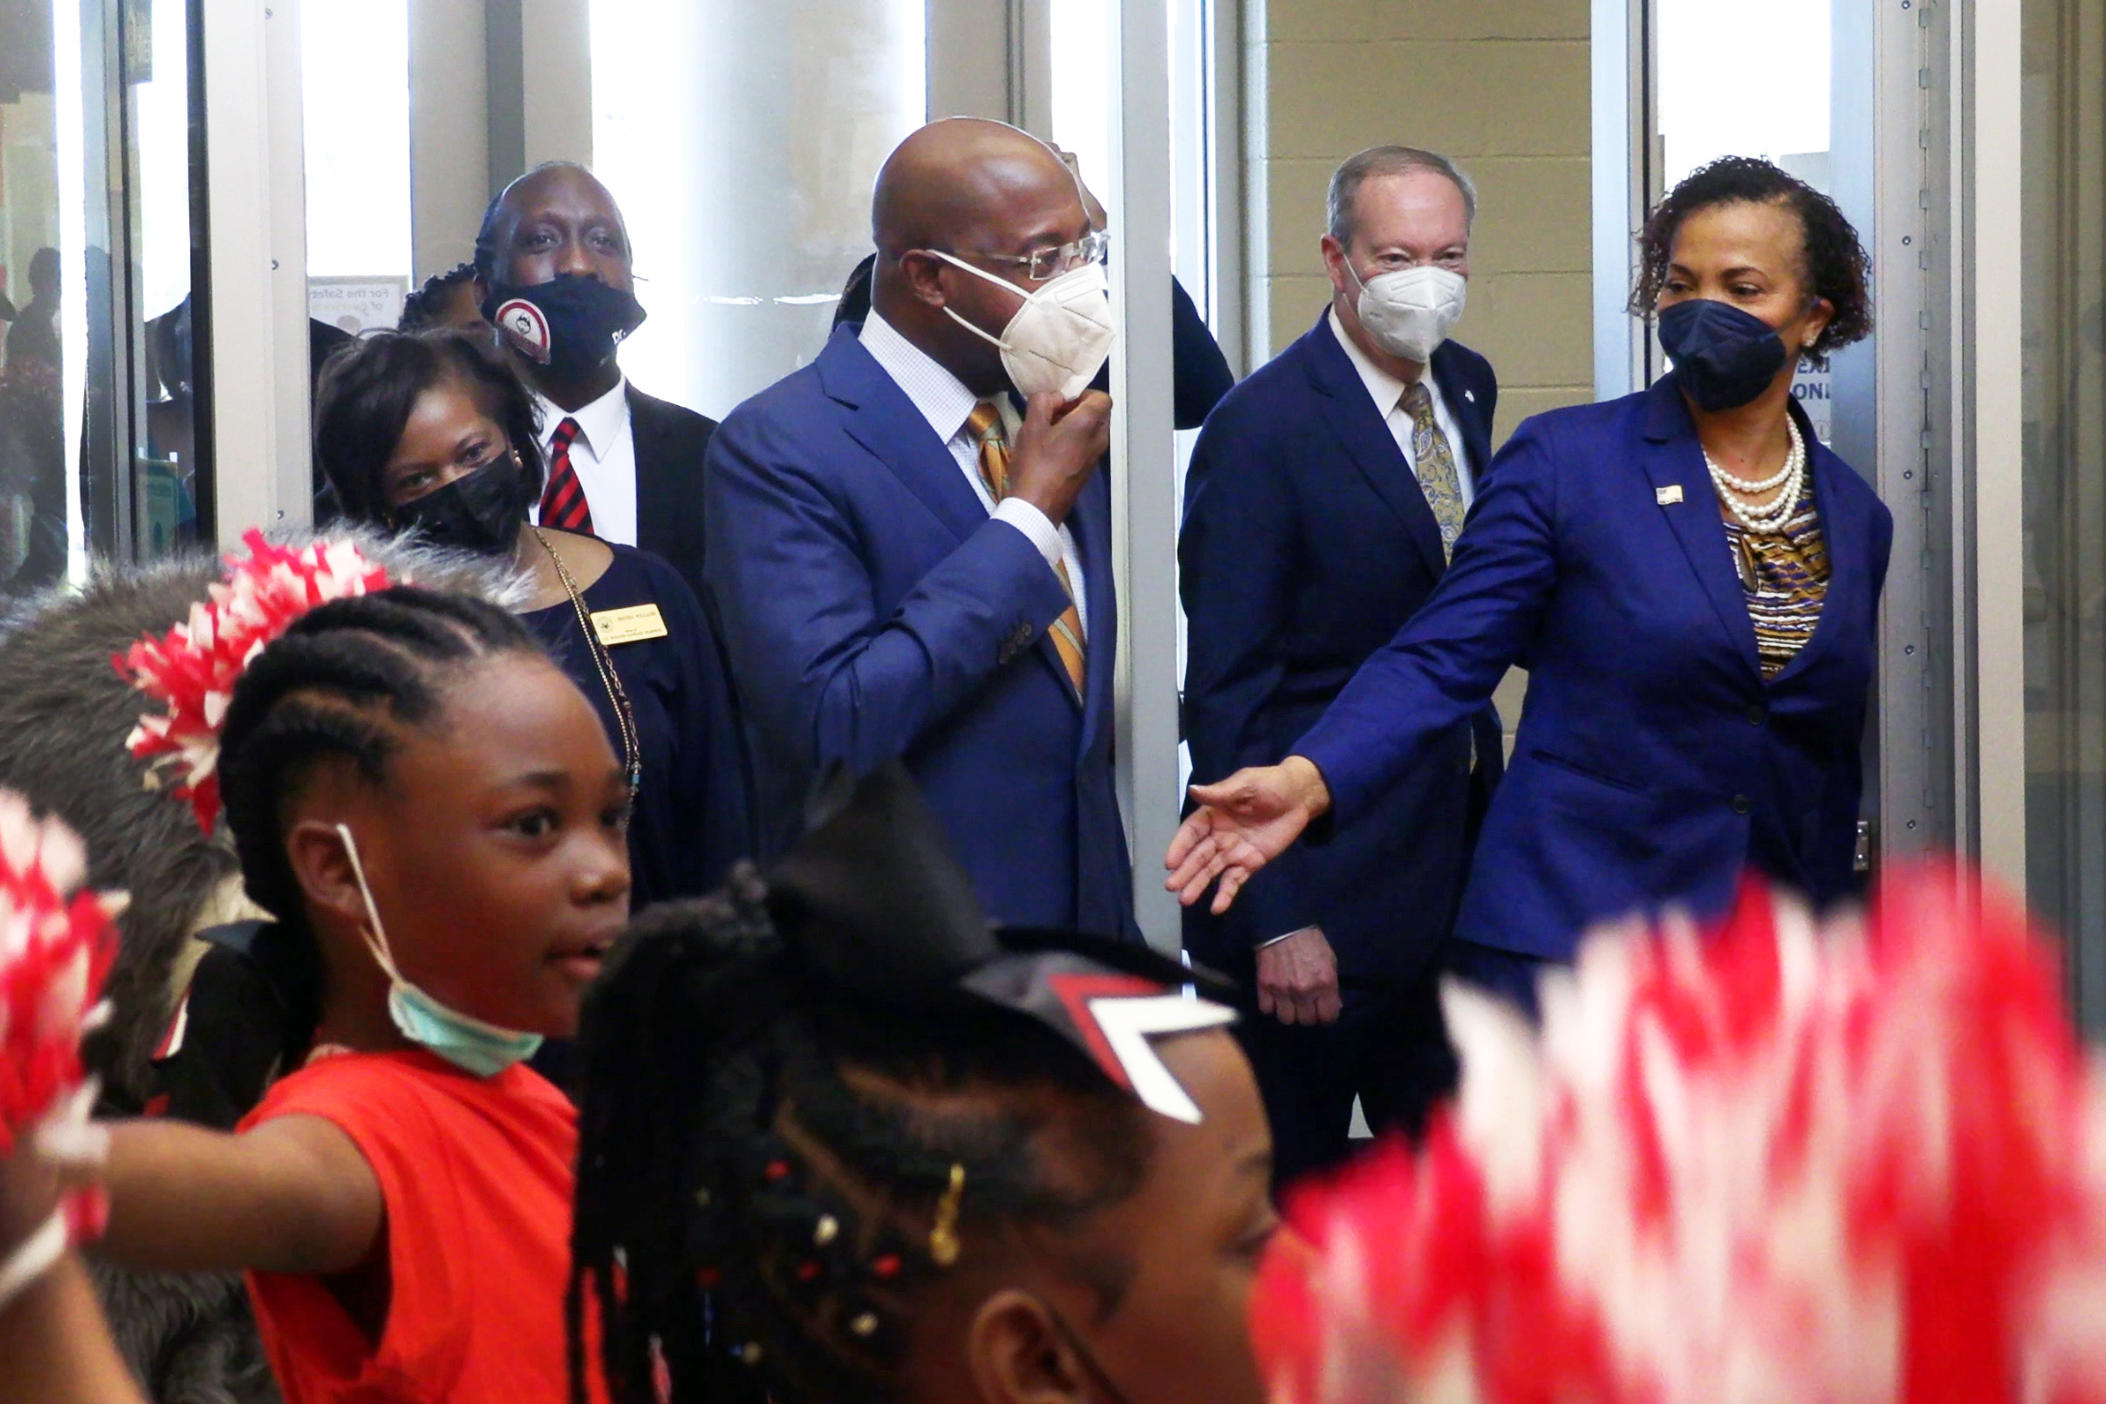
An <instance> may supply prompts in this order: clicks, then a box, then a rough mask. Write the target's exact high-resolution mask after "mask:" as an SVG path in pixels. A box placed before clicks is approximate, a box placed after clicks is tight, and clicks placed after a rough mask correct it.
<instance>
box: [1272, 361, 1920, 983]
mask: <svg viewBox="0 0 2106 1404" xmlns="http://www.w3.org/2000/svg"><path fill="white" fill-rule="evenodd" d="M1791 413H1792V415H1793V416H1794V417H1795V418H1796V419H1797V420H1798V423H1799V431H1800V433H1801V434H1803V435H1804V436H1805V439H1806V442H1807V445H1808V450H1809V453H1810V456H1811V472H1812V474H1813V481H1814V497H1815V501H1816V504H1817V506H1818V508H1819V511H1820V514H1821V528H1822V532H1823V534H1824V536H1825V538H1826V541H1827V547H1828V558H1829V569H1830V577H1829V582H1828V596H1827V599H1826V601H1825V602H1824V604H1823V605H1822V607H1821V618H1820V624H1819V626H1818V628H1817V629H1816V630H1815V631H1814V634H1813V637H1812V638H1811V639H1810V640H1809V641H1808V643H1807V645H1806V647H1805V648H1804V649H1803V650H1802V651H1801V652H1800V654H1799V656H1798V657H1797V658H1795V659H1794V660H1793V661H1792V662H1791V664H1790V665H1789V666H1787V667H1786V668H1785V669H1784V671H1783V672H1782V673H1781V674H1779V675H1778V677H1777V678H1776V680H1775V681H1773V682H1765V681H1764V680H1763V677H1762V673H1761V670H1760V668H1759V666H1758V664H1757V661H1756V653H1755V632H1754V627H1753V626H1752V625H1751V624H1750V623H1749V621H1748V609H1747V600H1746V596H1745V595H1744V594H1743V593H1742V590H1741V585H1740V578H1739V575H1738V573H1737V572H1736V570H1735V567H1734V563H1733V561H1732V558H1731V554H1730V550H1729V547H1728V545H1727V538H1726V532H1725V526H1724V523H1723V522H1722V521H1721V519H1720V517H1719V509H1718V504H1717V498H1716V496H1715V494H1714V492H1713V490H1712V486H1711V481H1710V476H1709V474H1708V473H1707V472H1706V470H1705V467H1704V456H1703V451H1702V449H1701V448H1700V447H1699V446H1698V444H1697V438H1696V426H1695V424H1694V423H1693V421H1692V420H1691V418H1690V415H1689V411H1688V409H1687V407H1686V406H1685V405H1684V404H1683V401H1682V396H1681V393H1680V392H1679V391H1678V390H1677V388H1676V386H1675V382H1674V378H1673V377H1672V376H1669V377H1668V378H1667V379H1665V380H1662V381H1660V382H1659V383H1658V384H1656V385H1654V386H1653V387H1652V388H1651V389H1650V390H1647V391H1644V392H1642V393H1640V394H1636V395H1630V396H1626V397H1625V398H1623V399H1620V400H1613V401H1610V402H1608V403H1605V404H1598V405H1588V406H1585V407H1583V408H1578V409H1566V410H1556V411H1553V412H1551V413H1549V414H1543V415H1538V416H1536V417H1535V418H1533V419H1530V420H1528V421H1527V422H1526V423H1524V424H1522V426H1521V427H1520V429H1519V430H1518V431H1516V432H1515V434H1514V437H1513V438H1512V439H1511V440H1510V441H1509V442H1508V443H1507V445H1506V447H1505V448H1504V449H1503V450H1501V451H1500V455H1499V461H1498V463H1497V464H1496V465H1495V466H1494V468H1493V471H1492V475H1491V484H1490V486H1489V487H1488V489H1487V490H1486V491H1485V492H1484V493H1483V495H1481V496H1480V497H1478V499H1477V501H1476V505H1475V506H1474V508H1473V509H1472V511H1471V514H1470V519H1469V525H1468V527H1467V529H1466V530H1465V531H1464V532H1463V535H1462V539H1461V541H1460V542H1459V543H1458V545H1457V549H1456V552H1455V559H1454V562H1453V564H1452V565H1451V566H1450V567H1449V570H1448V574H1447V577H1446V578H1445V579H1444V580H1442V582H1441V585H1440V588H1439V589H1438V590H1436V591H1435V592H1434V595H1433V598H1432V599H1431V600H1430V601H1428V602H1427V604H1426V607H1425V608H1424V609H1422V610H1420V611H1419V613H1418V615H1417V616H1416V617H1415V618H1413V620H1412V621H1411V623H1410V624H1409V625H1407V626H1406V627H1405V628H1404V629H1403V630H1402V631H1401V632H1399V633H1398V635H1397V636H1396V638H1395V639H1394V640H1393V641H1391V643H1390V644H1389V646H1388V647H1387V648H1384V649H1383V650H1382V651H1381V652H1380V653H1377V654H1376V655H1375V656H1374V657H1373V658H1372V659H1370V660H1369V661H1368V663H1367V665H1366V666H1365V667H1363V668H1362V669H1361V670H1360V672H1359V674H1358V675H1357V676H1356V677H1355V678H1354V679H1353V682H1352V683H1351V684H1350V685H1349V686H1348V687H1347V688H1346V689H1345V691H1344V692H1343V693H1341V694H1340V695H1339V698H1338V700H1337V702H1335V703H1333V704H1332V706H1331V708H1330V709H1329V710H1328V711H1327V712H1325V713H1324V716H1323V719H1322V720H1321V721H1319V722H1318V723H1317V724H1316V725H1315V726H1314V727H1313V728H1311V730H1310V731H1309V733H1308V734H1307V735H1305V736H1303V737H1302V738H1301V740H1300V741H1298V742H1297V743H1296V744H1295V745H1294V746H1292V747H1291V748H1289V749H1291V750H1293V751H1295V752H1298V753H1300V754H1301V755H1304V756H1307V757H1308V758H1309V759H1310V760H1312V761H1314V762H1315V763H1316V765H1317V767H1318V768H1319V769H1320V770H1322V772H1323V774H1324V778H1325V780H1326V782H1327V783H1328V784H1329V785H1330V787H1331V794H1332V799H1333V803H1334V806H1335V808H1334V815H1335V818H1334V819H1333V821H1332V822H1334V823H1335V825H1336V827H1337V831H1338V832H1339V833H1340V834H1341V835H1343V834H1344V833H1347V832H1350V831H1351V829H1352V828H1353V826H1354V825H1356V824H1358V823H1359V822H1361V820H1362V819H1363V818H1364V817H1365V816H1367V815H1369V814H1370V813H1372V812H1373V811H1374V809H1375V806H1376V803H1377V801H1378V799H1379V797H1380V795H1381V793H1382V791H1383V790H1384V789H1385V787H1386V786H1387V785H1389V784H1390V783H1393V781H1394V778H1395V777H1396V776H1398V775H1401V774H1405V773H1407V772H1408V771H1409V770H1411V769H1412V768H1413V767H1414V766H1415V765H1417V764H1421V763H1423V761H1422V758H1423V757H1425V756H1426V755H1428V754H1430V753H1432V751H1433V749H1434V747H1435V746H1436V744H1437V742H1438V739H1439V738H1440V737H1441V736H1442V735H1443V734H1444V733H1445V731H1446V730H1447V728H1449V727H1451V726H1453V724H1454V723H1455V721H1456V720H1457V719H1459V718H1461V717H1464V716H1467V715H1468V714H1469V713H1470V712H1471V711H1473V710H1474V709H1475V708H1476V707H1478V706H1479V705H1480V704H1481V703H1482V702H1483V700H1484V698H1485V697H1486V695H1488V694H1489V693H1490V692H1491V690H1492V688H1493V687H1494V685H1496V684H1497V683H1498V681H1499V677H1500V674H1502V673H1503V672H1504V671H1505V670H1506V668H1507V665H1508V664H1510V663H1519V664H1520V665H1521V666H1522V667H1524V668H1526V669H1528V701H1527V703H1526V704H1525V705H1524V707H1523V709H1522V714H1521V726H1520V730H1519V735H1518V736H1517V738H1516V745H1515V751H1514V757H1513V761H1512V763H1511V764H1510V765H1509V766H1508V768H1507V774H1506V780H1505V782H1504V783H1503V784H1502V785H1501V786H1500V789H1499V793H1498V794H1497V795H1496V796H1495V797H1494V798H1493V800H1492V808H1491V812H1490V814H1489V815H1488V816H1487V818H1486V820H1485V826H1484V832H1483V834H1482V835H1481V836H1480V837H1479V839H1478V843H1477V852H1476V856H1475V859H1474V862H1473V865H1472V868H1471V874H1470V881H1469V885H1468V887H1467V889H1466V891H1465V893H1464V896H1463V905H1462V912H1461V914H1460V916H1459V917H1458V918H1457V921H1456V935H1457V937H1458V938H1460V939H1464V940H1469V941H1474V942H1477V943H1479V944H1482V945H1487V946H1494V947H1498V948H1501V949H1504V950H1511V951H1520V952H1525V953H1527V954H1530V955H1535V956H1542V957H1548V958H1552V959H1564V958H1568V957H1569V956H1570V955H1571V953H1572V949H1573V946H1574V944H1575V941H1576V939H1577V938H1578V936H1579V935H1580V934H1581V932H1582V930H1583V928H1585V927H1586V926H1588V925H1589V924H1590V923H1592V922H1595V921H1598V920H1601V919H1603V918H1607V917H1614V916H1618V915H1622V914H1624V913H1627V912H1630V911H1633V910H1636V909H1639V908H1644V907H1653V906H1657V905H1660V904H1663V903H1679V904H1682V905H1685V906H1687V907H1690V908H1692V909H1694V910H1695V911H1696V912H1697V913H1698V914H1699V915H1700V916H1701V915H1710V914H1715V913H1717V912H1720V911H1722V910H1723V909H1724V908H1725V907H1726V906H1727V905H1728V903H1729V902H1730V901H1731V899H1732V895H1733V890H1734V886H1735V883H1736V881H1737V878H1738V875H1739V873H1740V871H1741V870H1742V868H1743V867H1744V866H1752V867H1754V868H1756V869H1757V870H1760V871H1762V872H1765V873H1767V874H1769V875H1770V876H1771V877H1773V878H1776V879H1779V880H1781V881H1783V882H1785V883H1787V884H1789V885H1791V886H1793V887H1796V888H1798V889H1800V890H1801V891H1803V892H1805V893H1807V894H1808V895H1809V896H1811V897H1812V898H1813V899H1814V900H1815V901H1816V902H1825V901H1829V900H1832V899H1834V898H1836V897H1839V896H1842V895H1845V894H1847V893H1849V892H1850V891H1852V890H1853V889H1854V888H1855V886H1856V878H1855V874H1854V873H1853V872H1852V857H1853V853H1854V849H1855V841H1856V821H1857V813H1858V793H1859V789H1860V785H1861V773H1860V763H1859V755H1858V748H1859V743H1860V741H1861V739H1862V737H1863V735H1864V730H1865V707H1866V694H1867V692H1868V690H1869V689H1870V687H1871V683H1872V676H1873V648H1874V629H1875V627H1876V624H1877V618H1878V606H1879V591H1880V586H1881V584H1882V582H1883V581H1884V580H1885V578H1886V571H1887V553H1888V550H1889V548H1890V547H1891V546H1892V544H1893V537H1894V521H1893V517H1892V515H1891V514H1890V513H1889V512H1888V511H1887V509H1886V507H1885V506H1884V505H1883V504H1882V503H1881V502H1880V501H1879V499H1878V498H1877V497H1876V496H1874V495H1873V492H1872V489H1871V488H1870V487H1869V486H1868V485H1867V484H1866V483H1865V481H1864V480H1863V479H1862V478H1860V477H1859V476H1858V475H1857V474H1856V473H1855V472H1853V471H1852V470H1851V468H1850V466H1849V465H1848V464H1846V463H1844V462H1843V461H1842V460H1841V459H1840V458H1837V457H1836V456H1835V455H1834V454H1832V453H1830V452H1829V451H1828V450H1827V449H1825V448H1823V447H1821V446H1820V445H1819V444H1818V443H1817V442H1816V441H1815V439H1814V436H1813V429H1812V427H1811V425H1809V424H1808V423H1807V421H1806V417H1805V415H1804V414H1802V413H1801V412H1800V410H1799V409H1798V407H1797V406H1796V405H1794V406H1793V407H1792V410H1791Z"/></svg>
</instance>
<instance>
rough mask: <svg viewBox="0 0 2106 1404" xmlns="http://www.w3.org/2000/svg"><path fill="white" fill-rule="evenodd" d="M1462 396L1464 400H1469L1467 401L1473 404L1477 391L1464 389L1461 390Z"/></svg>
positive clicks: (1475, 401) (1475, 400)
mask: <svg viewBox="0 0 2106 1404" xmlns="http://www.w3.org/2000/svg"><path fill="white" fill-rule="evenodd" d="M1462 397H1463V398H1464V399H1465V400H1468V401H1469V402H1470V403H1471V404H1473V405H1474V404H1476V403H1477V392H1476V391H1475V390H1465V391H1463V392H1462Z"/></svg>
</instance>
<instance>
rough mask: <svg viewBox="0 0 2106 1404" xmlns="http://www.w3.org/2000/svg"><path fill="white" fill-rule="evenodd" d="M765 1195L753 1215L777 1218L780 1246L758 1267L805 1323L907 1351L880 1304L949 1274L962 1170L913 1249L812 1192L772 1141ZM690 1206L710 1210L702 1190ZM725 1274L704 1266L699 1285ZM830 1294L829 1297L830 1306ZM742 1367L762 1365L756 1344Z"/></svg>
mask: <svg viewBox="0 0 2106 1404" xmlns="http://www.w3.org/2000/svg"><path fill="white" fill-rule="evenodd" d="M760 1181H761V1188H762V1190H763V1191H764V1192H765V1193H768V1194H769V1195H770V1198H771V1199H772V1200H773V1202H772V1203H767V1202H763V1203H757V1204H756V1205H755V1206H753V1209H752V1211H751V1212H752V1213H753V1214H754V1216H755V1217H757V1218H760V1219H767V1220H773V1221H774V1222H775V1226H776V1232H777V1233H778V1234H780V1235H781V1237H782V1239H783V1241H784V1243H785V1245H786V1246H785V1247H784V1248H783V1249H782V1250H781V1251H780V1254H779V1255H776V1254H771V1255H769V1256H770V1258H771V1260H772V1265H771V1266H769V1267H767V1268H765V1269H764V1273H765V1275H766V1276H768V1277H770V1278H772V1279H773V1280H774V1281H775V1283H776V1290H779V1291H782V1292H784V1293H786V1294H787V1295H788V1296H789V1297H790V1298H791V1299H793V1300H795V1301H797V1302H798V1303H799V1309H800V1310H801V1311H803V1312H805V1313H807V1314H809V1315H811V1316H814V1317H819V1316H826V1315H831V1316H832V1317H833V1319H834V1320H835V1321H836V1322H837V1323H838V1324H839V1326H840V1327H841V1328H842V1329H843V1330H845V1331H846V1332H847V1333H848V1335H849V1336H851V1337H853V1338H854V1339H855V1341H856V1342H857V1344H858V1346H859V1347H860V1348H861V1349H863V1350H865V1351H867V1352H869V1353H870V1354H871V1355H873V1356H876V1357H878V1358H880V1359H891V1358H893V1357H894V1356H896V1355H897V1354H898V1352H899V1350H900V1349H901V1348H902V1347H903V1345H904V1340H903V1338H901V1337H899V1336H898V1334H897V1333H896V1332H895V1331H894V1330H893V1329H892V1328H893V1326H894V1325H895V1321H894V1316H893V1313H892V1311H891V1310H890V1309H889V1307H888V1306H887V1305H886V1303H885V1301H884V1297H885V1296H887V1295H889V1294H892V1293H896V1292H898V1291H899V1290H900V1289H902V1288H904V1287H908V1286H911V1285H912V1284H913V1282H914V1281H915V1280H916V1279H917V1278H919V1277H923V1276H925V1275H926V1274H927V1273H928V1271H929V1270H930V1269H933V1270H935V1271H937V1272H943V1271H947V1270H948V1269H950V1268H952V1267H955V1266H956V1265H957V1263H958V1261H959V1259H960V1258H961V1257H962V1256H963V1252H964V1246H963V1242H962V1240H961V1239H960V1237H959V1234H958V1224H959V1219H960V1217H961V1215H962V1213H963V1208H964V1201H965V1184H966V1170H965V1167H964V1166H963V1165H960V1164H956V1163H953V1164H952V1165H951V1167H950V1171H949V1174H948V1176H947V1178H946V1181H945V1186H944V1189H943V1192H942V1194H941V1195H940V1196H939V1197H938V1198H937V1201H936V1204H935V1207H934V1209H933V1210H932V1212H931V1215H930V1221H929V1229H928V1232H927V1234H926V1235H925V1236H924V1237H923V1238H922V1240H921V1242H920V1243H918V1244H916V1243H913V1242H911V1241H910V1240H909V1239H907V1238H906V1237H904V1236H902V1235H901V1234H900V1233H899V1232H898V1231H897V1230H896V1229H894V1228H892V1227H891V1226H889V1225H888V1224H887V1223H886V1222H885V1221H884V1220H883V1219H882V1217H881V1218H880V1219H879V1220H878V1221H877V1222H874V1223H867V1222H865V1221H864V1220H862V1219H861V1218H859V1216H858V1215H857V1214H856V1212H855V1211H854V1210H853V1209H851V1208H850V1207H849V1206H848V1205H847V1204H845V1203H843V1202H841V1201H840V1200H839V1198H838V1197H837V1196H834V1195H831V1194H828V1193H826V1192H824V1191H823V1190H819V1189H816V1188H815V1187H814V1186H813V1184H812V1180H811V1175H810V1173H809V1171H808V1169H807V1167H806V1166H805V1164H804V1163H803V1161H802V1160H801V1159H800V1158H799V1157H798V1156H797V1154H796V1153H795V1152H794V1151H793V1150H791V1149H790V1148H789V1147H788V1146H787V1145H785V1144H783V1143H782V1142H781V1141H779V1140H777V1141H775V1142H774V1144H773V1145H772V1146H771V1147H770V1148H769V1150H768V1152H767V1157H766V1159H765V1160H764V1161H763V1163H762V1164H761V1166H760ZM695 1202H696V1206H697V1207H698V1208H700V1209H702V1210H704V1211H705V1212H706V1211H708V1210H709V1209H710V1208H711V1207H712V1206H713V1204H714V1202H715V1201H714V1197H713V1196H712V1195H711V1194H710V1192H709V1191H708V1190H706V1189H704V1190H698V1191H697V1192H696V1195H695ZM722 1281H723V1274H722V1272H721V1271H720V1269H718V1268H717V1267H716V1266H714V1265H705V1266H703V1267H702V1268H700V1269H698V1270H697V1272H696V1274H695V1282H696V1285H697V1286H699V1287H700V1288H702V1289H703V1290H704V1291H713V1290H715V1289H716V1288H717V1287H718V1286H719V1285H720V1284H721V1283H722ZM829 1294H831V1300H830V1301H829V1300H827V1299H828V1297H829ZM731 1353H732V1355H733V1356H734V1357H735V1358H737V1359H738V1360H740V1361H742V1362H743V1363H745V1364H748V1365H756V1364H758V1363H760V1361H761V1360H762V1359H763V1358H764V1355H765V1350H764V1347H763V1346H762V1345H761V1343H760V1342H758V1341H747V1342H743V1343H740V1344H738V1345H735V1346H734V1347H733V1348H732V1351H731Z"/></svg>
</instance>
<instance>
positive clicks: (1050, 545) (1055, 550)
mask: <svg viewBox="0 0 2106 1404" xmlns="http://www.w3.org/2000/svg"><path fill="white" fill-rule="evenodd" d="M994 518H995V520H996V521H998V522H1007V523H1009V525H1011V526H1013V527H1015V528H1016V529H1017V530H1018V531H1020V532H1022V533H1023V534H1024V539H1025V540H1027V541H1029V542H1030V543H1031V544H1032V545H1033V546H1036V547H1037V548H1038V553H1039V554H1040V555H1041V556H1044V557H1045V558H1046V569H1048V570H1058V569H1060V555H1061V552H1060V528H1059V527H1057V526H1054V525H1053V521H1052V519H1051V518H1049V517H1048V516H1047V515H1046V514H1045V513H1044V512H1041V511H1039V510H1038V508H1036V507H1034V506H1032V505H1031V504H1030V503H1028V502H1026V501H1024V499H1023V498H1021V497H1005V498H1003V499H1002V502H1001V505H1000V506H998V507H996V508H995V509H994Z"/></svg>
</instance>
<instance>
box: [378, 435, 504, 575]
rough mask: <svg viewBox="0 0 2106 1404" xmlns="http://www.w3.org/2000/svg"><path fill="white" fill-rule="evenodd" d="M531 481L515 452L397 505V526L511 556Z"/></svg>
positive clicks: (439, 542) (459, 546) (440, 541)
mask: <svg viewBox="0 0 2106 1404" xmlns="http://www.w3.org/2000/svg"><path fill="white" fill-rule="evenodd" d="M526 513H527V485H526V479H525V478H524V476H522V474H521V473H520V471H519V460H518V458H517V457H516V456H514V455H512V454H509V453H508V454H505V455H503V456H501V457H499V458H495V459H492V460H491V461H490V462H488V463H485V464H484V465H483V466H482V467H480V468H478V469H476V470H475V471H474V472H472V473H464V474H462V475H461V476H460V477H458V478H455V479H454V480H453V481H452V482H450V483H448V484H447V485H446V486H445V487H442V488H439V489H438V490H436V491H434V492H427V493H425V494H424V496H422V497H420V498H418V499H416V500H415V501H414V502H405V503H403V504H402V505H401V506H400V507H397V508H396V509H395V525H396V526H398V527H402V528H406V529H409V530H414V531H415V532H416V533H417V534H418V535H419V536H421V537H423V538H424V539H425V540H426V541H428V542H430V543H431V544H432V545H434V546H449V547H452V548H453V549H455V550H457V551H473V552H475V554H477V555H479V556H503V555H508V554H510V552H511V551H512V548H513V547H514V546H516V545H517V544H518V542H519V524H520V523H521V522H523V521H525V520H526Z"/></svg>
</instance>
